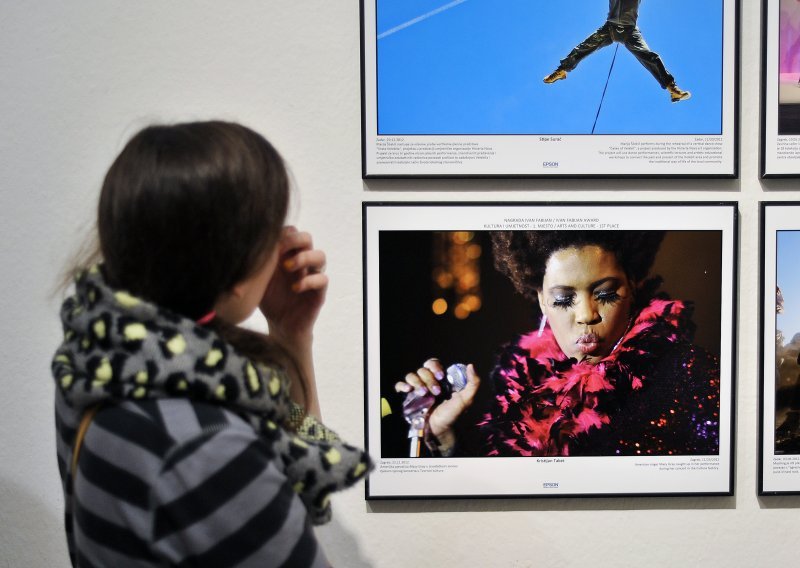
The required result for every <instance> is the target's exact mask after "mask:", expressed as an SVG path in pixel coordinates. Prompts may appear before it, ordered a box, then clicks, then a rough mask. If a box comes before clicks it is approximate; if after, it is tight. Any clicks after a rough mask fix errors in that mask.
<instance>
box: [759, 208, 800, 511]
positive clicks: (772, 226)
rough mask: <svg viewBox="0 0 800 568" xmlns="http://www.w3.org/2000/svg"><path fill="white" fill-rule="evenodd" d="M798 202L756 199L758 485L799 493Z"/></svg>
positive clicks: (767, 489)
mask: <svg viewBox="0 0 800 568" xmlns="http://www.w3.org/2000/svg"><path fill="white" fill-rule="evenodd" d="M798 250H800V203H798V202H792V203H787V202H763V203H762V204H761V306H762V307H761V388H760V414H759V417H760V422H759V433H760V435H759V449H760V451H759V467H758V488H759V493H760V494H761V495H778V494H800V264H798V262H797V258H798Z"/></svg>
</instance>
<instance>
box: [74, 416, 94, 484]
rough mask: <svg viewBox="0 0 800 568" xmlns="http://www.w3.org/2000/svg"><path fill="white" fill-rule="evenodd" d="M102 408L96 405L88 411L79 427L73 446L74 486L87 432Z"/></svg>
mask: <svg viewBox="0 0 800 568" xmlns="http://www.w3.org/2000/svg"><path fill="white" fill-rule="evenodd" d="M101 406H102V405H100V404H95V405H94V406H90V407H89V408H87V409H86V411H85V412H84V413H83V416H82V417H81V423H80V424H79V425H78V431H77V432H76V433H75V443H74V444H73V446H72V464H71V467H70V476H71V478H72V483H73V484H74V483H75V474H76V473H77V471H78V458H79V457H80V454H81V446H83V438H84V437H85V436H86V431H87V430H88V429H89V425H90V424H91V423H92V420H93V419H94V416H95V414H97V411H98V410H100V407H101Z"/></svg>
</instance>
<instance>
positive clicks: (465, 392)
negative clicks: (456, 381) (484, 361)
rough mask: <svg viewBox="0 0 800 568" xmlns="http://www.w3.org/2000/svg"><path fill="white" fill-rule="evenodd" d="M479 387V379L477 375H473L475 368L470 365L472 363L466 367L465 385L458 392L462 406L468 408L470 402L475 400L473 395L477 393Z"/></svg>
mask: <svg viewBox="0 0 800 568" xmlns="http://www.w3.org/2000/svg"><path fill="white" fill-rule="evenodd" d="M480 385H481V379H480V377H478V375H477V373H475V367H474V366H473V365H472V363H470V364H469V365H467V384H466V386H465V387H464V388H463V389H461V391H460V392H459V394H460V395H461V400H462V401H463V402H464V406H469V405H471V404H472V401H473V400H474V399H475V393H477V392H478V387H479V386H480Z"/></svg>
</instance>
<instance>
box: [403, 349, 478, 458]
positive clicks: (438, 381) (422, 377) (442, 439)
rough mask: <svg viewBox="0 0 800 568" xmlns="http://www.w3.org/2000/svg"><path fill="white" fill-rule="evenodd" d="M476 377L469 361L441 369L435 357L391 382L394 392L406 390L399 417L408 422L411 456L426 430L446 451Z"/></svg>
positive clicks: (473, 395)
mask: <svg viewBox="0 0 800 568" xmlns="http://www.w3.org/2000/svg"><path fill="white" fill-rule="evenodd" d="M479 385H480V379H479V378H478V376H477V375H476V374H475V369H474V368H473V366H472V365H471V364H470V365H466V366H465V365H462V364H455V365H451V366H450V367H448V368H447V370H446V371H445V369H444V367H443V366H442V364H441V362H440V361H439V360H438V359H428V360H427V361H425V363H424V364H423V366H422V367H420V368H419V369H417V371H416V372H414V373H409V374H408V375H406V377H405V381H401V382H398V383H396V384H395V390H396V391H397V392H404V393H406V397H405V400H404V401H403V417H404V418H405V419H406V421H407V422H408V424H409V428H410V430H409V438H410V439H411V451H410V454H411V455H412V456H418V455H419V452H418V450H419V438H421V437H422V433H423V432H424V431H425V430H426V427H427V429H428V433H429V434H430V436H431V437H433V439H435V440H436V442H437V443H438V449H439V450H440V451H441V452H442V453H445V454H446V453H447V452H448V451H449V450H450V449H451V448H452V447H453V446H454V444H455V434H454V432H453V425H454V423H455V422H456V420H457V419H458V417H459V416H461V414H463V412H464V411H465V410H466V409H467V408H468V407H469V406H470V405H471V404H472V400H473V398H474V397H475V393H476V391H477V389H478V386H479Z"/></svg>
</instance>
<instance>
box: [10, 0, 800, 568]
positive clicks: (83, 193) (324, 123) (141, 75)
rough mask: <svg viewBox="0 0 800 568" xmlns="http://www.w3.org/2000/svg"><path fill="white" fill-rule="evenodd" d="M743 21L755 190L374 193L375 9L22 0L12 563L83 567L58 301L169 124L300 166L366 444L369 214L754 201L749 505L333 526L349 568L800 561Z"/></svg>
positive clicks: (746, 448)
mask: <svg viewBox="0 0 800 568" xmlns="http://www.w3.org/2000/svg"><path fill="white" fill-rule="evenodd" d="M481 1H488V0H481ZM491 1H494V2H497V3H498V4H500V3H501V0H491ZM597 1H600V0H597ZM661 1H666V0H661ZM699 1H703V0H699ZM741 21H742V34H741V73H742V88H741V98H740V102H741V111H740V124H741V126H740V131H739V133H740V138H741V160H740V179H739V180H711V181H707V180H706V181H704V180H622V181H616V180H601V181H592V180H462V181H458V180H417V181H414V180H375V181H368V182H364V181H362V179H361V143H360V124H361V115H360V88H359V80H360V62H359V5H358V2H357V1H356V0H296V1H294V2H288V1H278V0H260V1H252V0H242V1H236V2H211V1H194V2H188V1H175V2H157V1H152V0H146V1H140V2H122V1H118V0H114V1H111V0H102V1H101V0H95V1H88V0H82V1H75V2H58V1H55V0H41V1H39V2H23V1H21V0H4V1H3V2H2V4H0V219H1V220H2V221H1V222H0V242H2V250H1V252H0V270H2V276H0V322H1V323H0V330H1V331H0V354H2V359H0V360H2V361H3V364H4V365H3V370H2V374H0V567H3V568H6V567H63V566H68V564H69V562H68V560H67V554H66V547H65V544H64V538H63V530H62V500H61V492H60V487H59V481H58V472H57V469H56V461H55V450H54V448H55V442H54V429H53V413H52V408H51V406H52V397H53V387H52V384H51V380H50V376H49V362H50V357H51V354H52V351H53V349H54V348H55V346H56V345H57V343H58V341H59V337H60V328H59V323H58V319H57V307H58V304H59V297H60V296H59V293H58V292H54V290H55V288H56V286H57V283H58V279H59V274H60V271H61V270H62V269H63V267H64V266H65V265H66V263H67V261H68V258H69V256H70V254H71V253H73V252H74V251H75V250H76V249H77V248H78V246H79V245H80V243H81V240H82V238H83V235H84V234H85V233H86V232H87V231H88V230H89V229H90V228H91V225H92V223H93V213H94V205H95V199H96V195H97V192H98V189H99V186H100V183H101V180H102V176H103V175H104V173H105V170H106V168H107V167H108V165H109V164H110V162H111V160H112V159H113V158H114V156H115V155H116V153H117V152H118V151H119V150H120V149H121V146H122V144H123V143H124V141H125V140H126V139H127V138H128V137H129V136H130V135H131V134H132V133H133V132H134V131H135V130H137V129H138V128H140V127H141V126H143V125H145V124H147V123H148V122H152V121H177V120H193V119H206V118H223V119H229V120H236V121H240V122H243V123H245V124H247V125H249V126H251V127H253V128H255V129H256V130H258V131H260V132H262V133H263V134H265V135H266V136H267V137H268V138H269V139H270V140H271V141H272V142H273V143H274V144H275V145H276V146H277V148H278V149H279V150H280V151H281V152H282V154H283V155H284V156H285V158H286V160H287V161H288V163H289V164H290V166H291V169H292V171H293V175H294V179H295V182H296V185H297V187H298V195H297V197H298V199H297V200H296V202H295V209H294V213H293V220H294V221H295V222H296V223H297V224H298V225H300V226H301V227H303V228H305V229H308V230H310V231H311V232H312V233H313V234H314V235H315V238H316V240H317V242H318V243H319V244H320V246H321V247H322V248H324V249H325V250H326V251H327V253H328V257H329V265H328V273H329V274H330V277H331V286H330V294H329V298H328V303H327V305H326V308H325V310H324V312H323V315H322V317H321V319H320V322H319V325H318V329H317V333H316V338H317V365H318V368H319V372H318V375H319V380H320V385H319V388H320V396H321V399H322V403H323V414H324V417H325V419H326V422H328V423H330V424H331V426H332V427H333V428H334V429H336V430H337V431H339V432H340V433H341V434H342V436H343V437H344V438H345V439H348V440H352V441H354V442H358V443H363V431H364V424H363V390H364V389H363V349H362V333H361V329H362V281H361V202H362V201H363V200H393V199H409V200H448V199H458V200H517V201H518V200H534V201H537V200H538V201H541V200H560V201H565V200H567V201H568V200H584V201H585V200H591V201H605V200H625V201H630V200H638V201H650V200H670V201H696V200H703V201H708V200H715V201H716V200H725V201H738V202H739V203H740V212H741V217H740V222H741V224H740V239H741V243H740V265H739V273H740V280H739V298H740V300H739V312H738V322H739V337H738V354H737V366H738V387H737V404H736V405H737V420H736V429H737V442H736V458H737V460H736V486H735V488H736V495H735V497H724V498H628V499H617V498H615V499H549V500H534V499H529V500H486V501H481V500H450V501H410V502H409V501H391V502H378V503H375V502H371V503H367V502H366V501H365V500H364V491H363V485H359V486H358V487H357V488H356V489H354V490H350V491H348V492H346V493H342V494H339V495H337V496H336V497H335V498H334V521H333V522H332V523H331V524H330V525H327V526H325V527H323V528H321V529H319V531H318V535H319V538H320V540H321V542H322V544H323V546H324V547H325V549H326V551H327V554H328V556H329V558H330V559H331V561H332V562H333V564H334V565H335V566H340V567H361V566H377V567H392V566H448V565H449V566H517V567H522V566H544V565H550V566H582V565H585V564H587V563H589V562H591V563H592V565H594V566H640V565H644V564H645V563H646V564H648V565H650V566H703V567H706V566H709V567H710V566H768V565H774V566H783V565H796V562H797V561H796V558H797V552H796V548H797V545H796V540H797V537H796V534H797V528H796V527H797V526H798V524H799V523H800V498H792V497H782V498H768V499H767V498H758V497H757V495H756V431H757V385H758V382H757V381H758V358H757V346H758V319H757V318H758V311H757V306H758V266H759V264H758V262H759V260H758V202H759V201H760V200H770V199H797V198H800V192H798V191H797V189H798V187H800V181H790V180H782V181H773V182H762V181H759V179H758V116H759V107H758V104H759V46H760V31H761V28H760V2H757V1H756V0H744V1H743V5H742V12H741ZM532 33H535V30H532ZM679 38H680V31H679V30H676V41H678V40H679ZM687 87H690V86H689V85H687Z"/></svg>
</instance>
